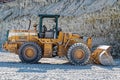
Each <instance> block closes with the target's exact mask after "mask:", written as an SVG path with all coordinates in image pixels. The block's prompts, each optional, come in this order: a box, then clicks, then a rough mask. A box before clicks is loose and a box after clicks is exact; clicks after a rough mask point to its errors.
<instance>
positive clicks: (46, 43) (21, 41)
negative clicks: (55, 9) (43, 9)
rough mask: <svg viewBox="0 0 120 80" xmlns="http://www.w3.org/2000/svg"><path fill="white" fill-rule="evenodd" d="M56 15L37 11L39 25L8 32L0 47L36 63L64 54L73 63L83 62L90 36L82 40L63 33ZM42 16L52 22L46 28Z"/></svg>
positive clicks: (85, 57) (75, 35)
mask: <svg viewBox="0 0 120 80" xmlns="http://www.w3.org/2000/svg"><path fill="white" fill-rule="evenodd" d="M59 17H60V15H51V14H40V15H39V18H40V21H39V25H36V24H34V25H33V27H34V30H10V31H8V40H7V41H6V42H5V43H4V44H3V48H4V49H5V50H7V51H10V52H13V53H15V54H17V55H19V58H20V60H21V61H22V62H24V63H37V62H38V61H39V60H40V59H41V58H43V57H44V58H51V57H54V56H60V57H61V56H66V57H67V59H68V60H69V61H70V62H71V63H72V64H74V65H83V64H86V63H87V62H88V61H89V59H90V55H91V52H90V48H91V47H92V38H91V37H89V38H88V39H87V40H86V41H84V40H83V37H82V36H80V35H79V34H75V33H66V32H63V31H62V29H61V28H59V27H58V18H59ZM44 18H52V19H54V22H55V25H54V26H51V27H52V28H51V29H49V30H48V27H46V26H45V25H43V19H44Z"/></svg>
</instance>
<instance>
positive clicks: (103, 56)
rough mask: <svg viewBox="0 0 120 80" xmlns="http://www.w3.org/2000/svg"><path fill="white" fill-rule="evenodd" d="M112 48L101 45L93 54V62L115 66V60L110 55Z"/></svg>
mask: <svg viewBox="0 0 120 80" xmlns="http://www.w3.org/2000/svg"><path fill="white" fill-rule="evenodd" d="M110 49H111V47H110V46H107V45H101V46H99V47H97V49H96V50H95V51H94V52H93V53H92V54H91V58H90V60H91V62H92V63H95V64H102V65H114V64H115V63H114V60H113V58H112V56H111V54H110Z"/></svg>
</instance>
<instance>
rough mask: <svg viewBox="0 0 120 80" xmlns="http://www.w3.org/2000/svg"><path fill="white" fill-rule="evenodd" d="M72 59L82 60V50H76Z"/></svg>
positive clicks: (83, 55) (83, 54)
mask: <svg viewBox="0 0 120 80" xmlns="http://www.w3.org/2000/svg"><path fill="white" fill-rule="evenodd" d="M74 57H75V58H76V59H83V58H84V57H85V53H84V51H83V50H82V49H76V50H75V52H74Z"/></svg>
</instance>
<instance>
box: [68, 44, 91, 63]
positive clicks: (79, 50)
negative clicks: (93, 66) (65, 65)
mask: <svg viewBox="0 0 120 80" xmlns="http://www.w3.org/2000/svg"><path fill="white" fill-rule="evenodd" d="M90 53H91V52H90V50H89V48H88V47H87V46H86V45H85V44H83V43H75V44H73V45H72V46H71V47H70V48H69V49H68V53H67V58H68V60H69V61H70V62H71V63H72V64H74V65H84V64H86V63H87V62H88V61H89V58H90Z"/></svg>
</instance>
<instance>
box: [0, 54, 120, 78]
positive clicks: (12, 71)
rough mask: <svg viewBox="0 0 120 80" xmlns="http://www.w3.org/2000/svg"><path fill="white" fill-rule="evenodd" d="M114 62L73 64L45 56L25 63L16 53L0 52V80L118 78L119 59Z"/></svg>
mask: <svg viewBox="0 0 120 80" xmlns="http://www.w3.org/2000/svg"><path fill="white" fill-rule="evenodd" d="M115 62H116V65H115V66H101V65H93V64H88V65H85V66H73V65H71V64H69V63H68V61H67V60H65V59H64V60H61V59H56V58H52V59H51V58H50V59H48V58H47V59H41V60H40V63H38V64H25V63H20V60H19V58H18V56H17V55H14V54H11V53H5V52H0V80H8V79H9V80H119V79H120V60H119V59H116V60H115ZM41 63H42V64H41Z"/></svg>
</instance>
